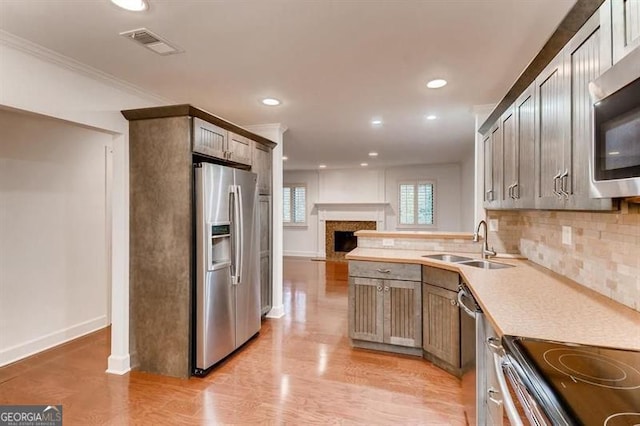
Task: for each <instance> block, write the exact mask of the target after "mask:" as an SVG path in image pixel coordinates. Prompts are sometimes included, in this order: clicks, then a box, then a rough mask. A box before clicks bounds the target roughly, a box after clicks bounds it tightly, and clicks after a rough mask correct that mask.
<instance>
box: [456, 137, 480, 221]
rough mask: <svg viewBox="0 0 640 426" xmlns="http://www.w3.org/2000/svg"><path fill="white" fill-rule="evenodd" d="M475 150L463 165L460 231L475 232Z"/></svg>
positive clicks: (471, 151)
mask: <svg viewBox="0 0 640 426" xmlns="http://www.w3.org/2000/svg"><path fill="white" fill-rule="evenodd" d="M475 160H476V159H475V150H473V149H471V150H470V152H469V155H468V156H467V158H465V159H464V160H463V161H462V163H461V167H462V200H461V209H462V212H461V213H462V218H461V223H460V231H467V232H473V231H474V226H475V223H474V220H475V219H474V212H475V204H474V201H475V193H474V191H475V178H476V174H475V165H476V161H475Z"/></svg>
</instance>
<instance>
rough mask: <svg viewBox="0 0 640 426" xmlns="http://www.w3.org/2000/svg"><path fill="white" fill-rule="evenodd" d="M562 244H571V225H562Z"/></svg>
mask: <svg viewBox="0 0 640 426" xmlns="http://www.w3.org/2000/svg"><path fill="white" fill-rule="evenodd" d="M562 244H566V245H568V246H570V245H571V227H570V226H563V227H562Z"/></svg>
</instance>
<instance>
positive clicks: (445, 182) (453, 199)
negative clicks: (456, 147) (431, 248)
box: [385, 164, 461, 231]
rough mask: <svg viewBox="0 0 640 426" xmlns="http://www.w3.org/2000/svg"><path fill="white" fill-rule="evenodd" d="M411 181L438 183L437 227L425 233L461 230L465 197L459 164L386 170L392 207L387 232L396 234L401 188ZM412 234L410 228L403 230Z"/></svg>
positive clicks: (436, 193)
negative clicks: (407, 181) (400, 186)
mask: <svg viewBox="0 0 640 426" xmlns="http://www.w3.org/2000/svg"><path fill="white" fill-rule="evenodd" d="M408 179H424V180H429V181H433V182H435V184H436V186H435V207H436V217H435V222H436V223H435V226H433V227H430V228H428V229H424V230H425V231H460V230H461V228H460V227H461V222H460V219H461V212H460V209H461V193H460V180H461V176H460V165H459V164H431V165H422V166H404V167H392V168H388V169H387V170H386V179H385V183H386V191H385V193H386V200H387V201H388V202H389V203H391V209H390V211H389V212H388V214H387V220H386V229H387V230H395V229H398V226H397V218H396V217H397V212H398V184H399V183H400V181H403V180H408ZM403 229H405V230H409V229H408V228H403Z"/></svg>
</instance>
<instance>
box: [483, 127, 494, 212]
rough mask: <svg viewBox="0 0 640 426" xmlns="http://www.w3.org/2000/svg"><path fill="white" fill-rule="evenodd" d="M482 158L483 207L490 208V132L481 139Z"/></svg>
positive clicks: (492, 193) (491, 177)
mask: <svg viewBox="0 0 640 426" xmlns="http://www.w3.org/2000/svg"><path fill="white" fill-rule="evenodd" d="M482 158H483V164H484V207H485V208H488V207H490V206H491V202H492V201H494V200H495V193H494V191H493V166H492V164H493V163H492V150H491V132H489V133H487V134H486V135H485V136H484V137H483V138H482Z"/></svg>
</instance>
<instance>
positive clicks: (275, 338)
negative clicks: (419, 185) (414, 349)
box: [0, 259, 466, 425]
mask: <svg viewBox="0 0 640 426" xmlns="http://www.w3.org/2000/svg"><path fill="white" fill-rule="evenodd" d="M284 270H285V282H284V301H285V311H286V315H285V317H283V318H281V319H267V320H265V321H264V322H263V324H262V330H261V332H260V335H259V337H258V338H256V339H254V340H252V341H251V342H250V343H249V344H248V345H247V346H246V347H245V348H244V350H243V351H241V352H239V353H237V354H235V355H234V356H232V357H230V358H229V359H228V360H227V361H226V362H224V363H223V364H222V365H220V366H219V367H218V368H216V369H215V370H214V371H213V372H212V373H211V374H209V375H208V376H207V377H206V378H204V379H198V378H192V379H189V380H180V379H173V378H166V377H160V376H156V375H152V374H145V373H140V372H132V373H130V374H127V375H125V376H113V375H109V374H105V372H104V371H105V369H106V359H107V356H108V354H109V332H108V329H105V330H102V331H99V332H97V333H94V334H92V335H90V336H87V337H84V338H82V339H78V340H75V341H73V342H71V343H69V344H66V345H64V346H61V347H58V348H55V349H53V350H50V351H47V352H44V353H42V354H39V355H36V356H33V357H31V358H29V359H27V360H24V361H22V362H18V363H15V364H12V365H10V366H7V367H4V368H0V404H62V405H63V414H64V424H65V425H89V424H110V425H127V424H131V425H138V424H140V425H143V424H153V425H164V424H167V425H195V424H203V425H205V424H206V425H208V424H261V423H269V424H296V425H299V424H311V423H315V424H402V425H405V424H425V425H464V424H466V422H465V416H464V412H463V409H462V405H461V399H462V397H461V388H460V382H459V380H458V379H456V378H455V377H453V376H451V375H449V374H448V373H445V372H444V371H441V370H440V369H438V368H436V367H434V366H433V365H432V364H430V363H428V362H427V361H424V360H422V359H419V358H413V357H407V356H400V355H387V354H383V353H376V352H369V351H365V350H359V349H353V348H351V347H350V345H349V339H348V336H347V264H346V263H334V262H326V263H325V262H314V261H310V260H297V259H285V269H284Z"/></svg>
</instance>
